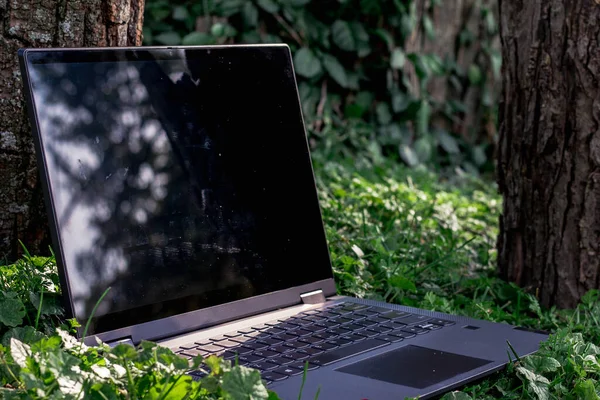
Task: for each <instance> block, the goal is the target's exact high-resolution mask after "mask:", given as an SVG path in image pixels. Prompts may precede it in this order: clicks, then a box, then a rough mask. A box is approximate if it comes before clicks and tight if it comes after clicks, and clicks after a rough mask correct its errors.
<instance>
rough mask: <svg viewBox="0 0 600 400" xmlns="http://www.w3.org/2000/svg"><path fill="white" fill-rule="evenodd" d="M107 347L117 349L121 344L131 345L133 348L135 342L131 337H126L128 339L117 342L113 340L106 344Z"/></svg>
mask: <svg viewBox="0 0 600 400" xmlns="http://www.w3.org/2000/svg"><path fill="white" fill-rule="evenodd" d="M105 343H106V344H107V345H109V346H110V347H115V346H117V345H119V344H129V345H131V346H134V347H135V345H134V344H133V340H132V339H131V337H130V336H129V337H126V338H122V339H117V340H111V341H110V342H105Z"/></svg>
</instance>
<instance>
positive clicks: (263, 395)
mask: <svg viewBox="0 0 600 400" xmlns="http://www.w3.org/2000/svg"><path fill="white" fill-rule="evenodd" d="M223 389H224V390H225V391H226V392H227V394H229V396H231V399H232V400H250V399H251V400H260V399H264V400H267V399H268V398H269V393H268V392H267V388H266V387H265V385H264V384H263V382H262V380H261V377H260V373H259V372H258V371H256V370H253V369H250V368H246V367H243V366H235V367H233V368H232V369H231V371H229V372H228V373H226V374H224V375H223Z"/></svg>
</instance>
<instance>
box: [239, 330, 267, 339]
mask: <svg viewBox="0 0 600 400" xmlns="http://www.w3.org/2000/svg"><path fill="white" fill-rule="evenodd" d="M244 336H245V337H249V338H256V339H260V338H268V337H270V336H271V335H268V334H266V333H264V332H261V331H252V332H250V333H246V334H245V335H244Z"/></svg>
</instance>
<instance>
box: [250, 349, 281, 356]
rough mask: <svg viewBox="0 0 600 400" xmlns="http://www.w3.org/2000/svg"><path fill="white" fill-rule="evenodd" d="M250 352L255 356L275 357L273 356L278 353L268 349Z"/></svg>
mask: <svg viewBox="0 0 600 400" xmlns="http://www.w3.org/2000/svg"><path fill="white" fill-rule="evenodd" d="M252 354H254V355H255V356H259V357H262V358H269V357H275V356H278V355H279V353H277V352H274V351H270V350H256V351H255V352H254V353H252Z"/></svg>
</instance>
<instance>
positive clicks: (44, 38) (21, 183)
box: [0, 0, 144, 261]
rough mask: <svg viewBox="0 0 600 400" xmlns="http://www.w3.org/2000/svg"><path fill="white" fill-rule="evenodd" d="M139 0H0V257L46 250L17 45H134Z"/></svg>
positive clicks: (139, 30) (138, 33) (138, 36)
mask: <svg viewBox="0 0 600 400" xmlns="http://www.w3.org/2000/svg"><path fill="white" fill-rule="evenodd" d="M143 11H144V0H44V1H41V0H0V199H2V200H1V201H0V259H7V260H9V261H10V260H14V259H15V258H17V257H18V256H19V254H20V251H21V249H20V245H19V243H18V240H21V241H22V242H23V243H24V244H25V245H26V246H27V247H28V249H29V251H30V252H31V253H32V254H33V253H35V254H43V253H48V245H49V244H50V240H49V234H48V227H47V218H46V211H45V207H44V204H43V198H42V190H41V187H40V182H39V179H38V176H39V175H38V170H37V166H36V161H35V154H34V150H33V142H32V137H31V130H30V127H29V122H28V119H27V116H26V112H25V104H24V101H23V96H22V87H23V86H22V83H21V77H20V72H19V67H18V62H17V50H18V49H19V48H20V47H101V46H139V45H141V43H142V23H143V16H144V13H143Z"/></svg>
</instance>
